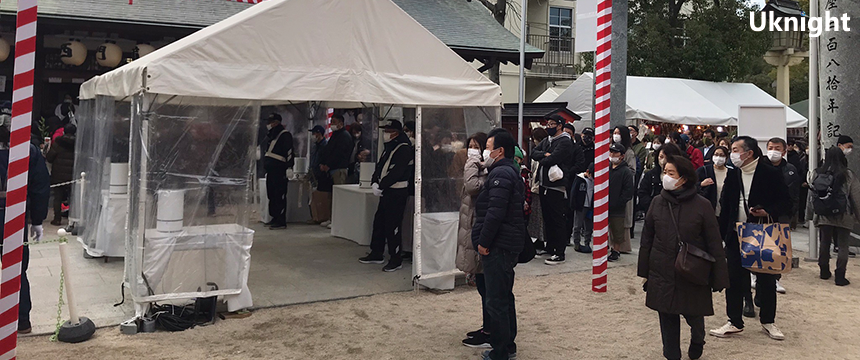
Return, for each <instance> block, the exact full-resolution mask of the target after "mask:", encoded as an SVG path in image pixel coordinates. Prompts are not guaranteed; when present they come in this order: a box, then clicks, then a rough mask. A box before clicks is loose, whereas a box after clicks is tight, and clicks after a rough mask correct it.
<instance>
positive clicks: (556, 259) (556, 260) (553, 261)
mask: <svg viewBox="0 0 860 360" xmlns="http://www.w3.org/2000/svg"><path fill="white" fill-rule="evenodd" d="M543 263H544V264H547V265H558V264H564V256H558V255H553V256H550V258H549V259H546V260H544V261H543Z"/></svg>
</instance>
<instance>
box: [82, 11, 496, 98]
mask: <svg viewBox="0 0 860 360" xmlns="http://www.w3.org/2000/svg"><path fill="white" fill-rule="evenodd" d="M322 24H325V25H324V26H322ZM392 29H396V31H392ZM144 77H145V79H144ZM144 87H145V90H146V91H147V92H150V93H158V94H168V95H180V96H195V97H206V98H220V99H247V100H261V101H263V102H264V103H283V102H287V101H329V102H351V103H362V102H363V103H379V104H398V105H422V106H500V105H501V89H500V88H499V86H498V85H496V84H494V83H492V82H491V81H489V79H487V78H486V77H484V76H483V75H482V74H481V73H479V72H478V71H477V70H475V69H474V68H473V67H472V66H471V65H469V64H468V63H466V62H464V61H463V59H461V58H460V56H458V55H457V54H456V53H454V52H453V51H452V50H451V49H449V48H448V47H447V46H446V45H445V44H444V43H442V42H441V41H440V40H439V39H437V38H436V37H435V36H433V34H431V33H430V32H429V31H427V29H425V28H424V27H422V26H421V25H420V24H419V23H418V22H416V21H415V20H414V19H413V18H411V17H410V16H409V15H408V14H407V13H406V12H404V11H403V10H401V9H400V8H399V7H398V6H397V5H395V4H394V3H393V2H392V1H391V0H367V1H353V0H267V1H265V2H263V3H260V4H257V5H254V6H251V7H249V8H248V9H246V10H244V11H242V12H240V13H239V14H236V15H234V16H232V17H230V18H227V19H225V20H223V21H221V22H219V23H217V24H214V25H212V26H209V27H207V28H205V29H202V30H200V31H198V32H196V33H194V34H191V35H189V36H187V37H185V38H183V39H180V40H178V41H176V42H173V43H171V44H169V45H167V46H165V47H163V48H161V49H158V50H156V51H155V52H153V53H151V54H149V55H147V56H144V57H142V58H140V59H138V60H136V61H134V62H132V63H130V64H127V65H125V66H122V67H120V68H118V69H115V70H113V71H111V72H108V73H106V74H104V75H101V76H98V77H95V78H93V79H91V80H89V81H87V82H85V83H84V84H83V85H82V86H81V98H93V97H95V96H96V95H106V96H113V97H117V98H123V97H126V96H129V95H132V94H135V93H138V92H140V91H141V90H142V89H144Z"/></svg>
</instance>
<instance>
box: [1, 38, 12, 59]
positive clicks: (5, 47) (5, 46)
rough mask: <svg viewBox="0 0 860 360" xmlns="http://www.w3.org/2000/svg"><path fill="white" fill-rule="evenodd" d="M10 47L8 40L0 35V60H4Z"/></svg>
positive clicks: (7, 56)
mask: <svg viewBox="0 0 860 360" xmlns="http://www.w3.org/2000/svg"><path fill="white" fill-rule="evenodd" d="M10 49H11V48H10V47H9V42H8V41H6V39H4V38H1V37H0V62H3V61H6V59H7V58H9V51H10Z"/></svg>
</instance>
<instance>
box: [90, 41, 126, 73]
mask: <svg viewBox="0 0 860 360" xmlns="http://www.w3.org/2000/svg"><path fill="white" fill-rule="evenodd" d="M121 60H122V49H120V47H119V45H117V44H114V43H112V42H106V43H104V44H101V45H99V49H98V50H96V61H97V62H98V63H99V65H101V66H104V67H111V68H112V67H116V66H117V65H119V62H120V61H121Z"/></svg>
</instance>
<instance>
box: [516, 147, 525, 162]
mask: <svg viewBox="0 0 860 360" xmlns="http://www.w3.org/2000/svg"><path fill="white" fill-rule="evenodd" d="M514 158H515V159H516V158H519V159H523V158H524V157H523V149H520V147H519V146H514Z"/></svg>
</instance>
